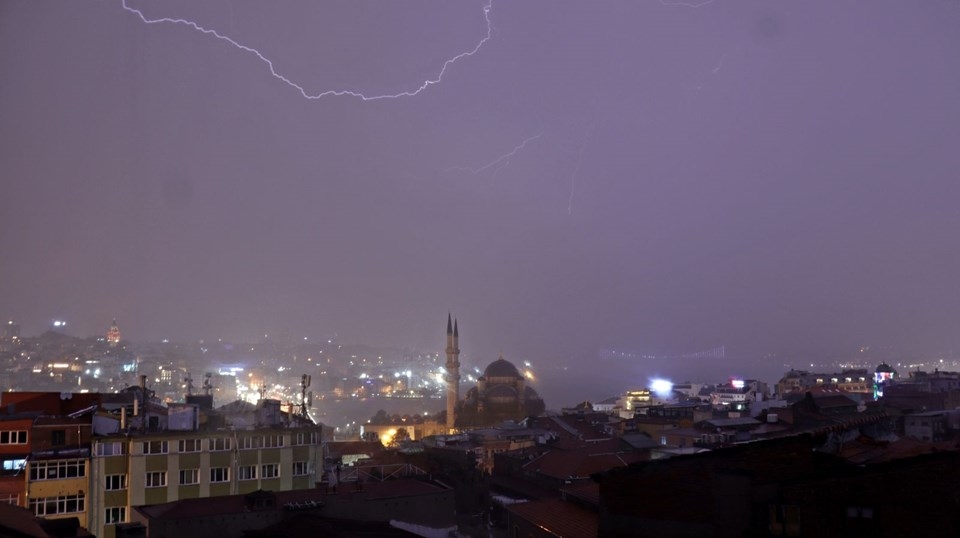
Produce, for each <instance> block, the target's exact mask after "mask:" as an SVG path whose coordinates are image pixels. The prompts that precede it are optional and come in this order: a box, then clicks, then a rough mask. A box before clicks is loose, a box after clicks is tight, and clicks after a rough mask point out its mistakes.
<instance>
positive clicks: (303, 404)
mask: <svg viewBox="0 0 960 538" xmlns="http://www.w3.org/2000/svg"><path fill="white" fill-rule="evenodd" d="M309 386H310V376H309V375H307V374H303V375H302V376H300V416H301V417H304V418H309V415H307V388H308V387H309Z"/></svg>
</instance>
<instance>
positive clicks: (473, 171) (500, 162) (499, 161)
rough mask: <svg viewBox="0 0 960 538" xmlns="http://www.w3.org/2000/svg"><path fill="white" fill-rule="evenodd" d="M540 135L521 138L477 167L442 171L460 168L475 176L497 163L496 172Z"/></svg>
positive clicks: (448, 169) (449, 169)
mask: <svg viewBox="0 0 960 538" xmlns="http://www.w3.org/2000/svg"><path fill="white" fill-rule="evenodd" d="M541 136H543V133H538V134H535V135H533V136H530V137H527V138H525V139H524V140H523V142H520V143H519V144H517V145H516V146H515V147H514V148H513V149H512V150H511V151H510V152H509V153H504V154H503V155H501V156H499V157H497V158H496V159H494V160H493V161H490V162H488V163H487V164H485V165H483V166H479V167H477V168H470V167H468V166H452V167H450V168H447V169H446V170H444V172H450V171H453V170H460V171H463V172H470V173H471V174H473V175H475V176H476V175H479V174H482V173H483V172H484V171H486V170H489V169H491V168H493V167H495V166H497V165H500V166H499V167H498V168H497V169H496V170H495V171H494V173H498V172H499V171H500V170H502V169H503V168H506V166H507V165H508V164H510V158H511V157H513V156H514V155H516V154H517V153H519V152H520V151H521V150H523V148H525V147H526V146H527V144H529V143H530V142H533V141H534V140H536V139H538V138H540V137H541Z"/></svg>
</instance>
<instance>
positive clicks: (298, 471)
mask: <svg viewBox="0 0 960 538" xmlns="http://www.w3.org/2000/svg"><path fill="white" fill-rule="evenodd" d="M307 474H309V471H308V470H307V462H305V461H295V462H293V476H306V475H307Z"/></svg>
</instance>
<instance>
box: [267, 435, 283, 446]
mask: <svg viewBox="0 0 960 538" xmlns="http://www.w3.org/2000/svg"><path fill="white" fill-rule="evenodd" d="M281 446H283V435H280V434H278V435H264V436H263V448H277V447H281Z"/></svg>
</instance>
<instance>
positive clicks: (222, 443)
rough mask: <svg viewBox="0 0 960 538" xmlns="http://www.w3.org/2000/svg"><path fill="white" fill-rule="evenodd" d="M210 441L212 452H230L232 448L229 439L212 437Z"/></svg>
mask: <svg viewBox="0 0 960 538" xmlns="http://www.w3.org/2000/svg"><path fill="white" fill-rule="evenodd" d="M209 441H210V445H209V446H210V451H211V452H217V451H223V450H230V447H231V446H232V445H231V444H230V438H229V437H212V438H210V439H209Z"/></svg>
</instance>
